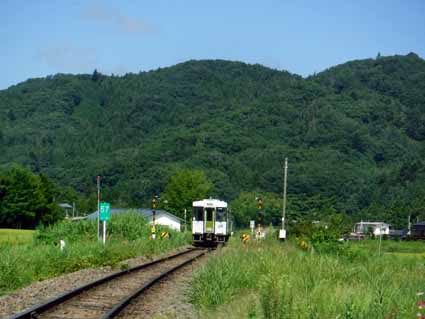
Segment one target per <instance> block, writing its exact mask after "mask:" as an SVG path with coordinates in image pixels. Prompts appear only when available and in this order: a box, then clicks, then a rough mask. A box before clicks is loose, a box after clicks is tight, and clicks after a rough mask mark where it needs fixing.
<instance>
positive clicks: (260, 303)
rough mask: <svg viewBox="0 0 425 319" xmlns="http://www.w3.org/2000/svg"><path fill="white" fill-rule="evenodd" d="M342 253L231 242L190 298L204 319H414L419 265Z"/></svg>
mask: <svg viewBox="0 0 425 319" xmlns="http://www.w3.org/2000/svg"><path fill="white" fill-rule="evenodd" d="M346 248H347V251H348V253H346V254H344V253H341V249H339V253H338V254H330V253H326V254H324V253H322V254H320V253H317V251H316V252H313V253H312V252H306V251H302V250H300V249H299V248H297V247H296V245H295V244H293V243H285V244H280V243H277V242H276V243H274V242H264V243H262V244H255V243H254V244H251V245H248V246H244V247H242V246H241V244H239V243H236V242H233V243H231V245H230V247H229V248H228V249H226V250H223V251H222V252H221V253H219V254H218V255H217V256H214V257H212V258H210V260H209V261H208V263H207V264H206V265H205V266H204V267H202V268H201V269H200V270H199V271H198V272H197V273H196V275H195V278H194V280H193V285H192V287H193V289H192V293H191V298H192V301H193V303H195V305H197V306H198V307H199V308H200V309H201V312H203V315H204V316H205V317H208V316H211V317H212V316H221V315H224V314H225V315H226V318H243V317H245V318H272V319H273V318H279V319H280V318H414V317H415V315H416V310H417V307H416V298H417V297H416V293H417V292H418V291H423V290H424V289H425V267H424V260H423V259H422V260H418V259H417V258H405V257H398V256H389V255H384V256H381V257H379V258H378V256H377V254H363V253H361V254H356V251H357V248H355V249H354V250H352V247H350V246H346ZM245 296H251V297H249V298H246V300H247V302H246V304H245V307H241V300H244V299H245ZM253 300H254V301H255V302H254V304H253ZM242 303H243V302H242ZM233 304H235V305H239V306H238V307H233V306H232V305H233ZM234 309H238V310H237V313H234ZM241 309H245V312H243V311H242V312H241ZM235 311H236V310H235Z"/></svg>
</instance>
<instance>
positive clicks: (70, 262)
mask: <svg viewBox="0 0 425 319" xmlns="http://www.w3.org/2000/svg"><path fill="white" fill-rule="evenodd" d="M96 228H97V225H96V222H91V221H80V222H69V221H64V222H61V223H59V224H56V225H54V226H52V227H49V228H45V229H39V230H37V231H36V232H35V233H34V239H32V238H30V237H31V236H30V235H31V233H29V235H28V234H27V235H28V236H30V237H28V238H27V239H28V240H27V241H26V243H23V244H21V245H16V244H15V243H16V242H17V241H8V240H6V241H5V242H3V243H2V244H0V295H4V294H7V293H10V292H12V291H13V290H15V289H17V288H20V287H23V286H26V285H28V284H30V283H31V282H34V281H39V280H43V279H47V278H50V277H54V276H58V275H61V274H64V273H68V272H72V271H76V270H79V269H83V268H89V267H98V266H107V265H110V266H115V265H117V264H118V263H119V262H120V261H122V260H125V259H128V258H133V257H136V256H146V257H147V258H150V257H152V256H154V255H156V254H159V253H162V252H165V251H168V250H171V249H174V248H176V247H179V246H182V245H185V244H188V243H189V242H190V236H187V235H186V234H182V233H179V232H174V231H172V232H171V235H172V236H171V239H170V240H161V239H158V240H149V234H150V229H149V226H148V225H147V224H146V220H145V219H144V218H143V217H141V216H139V215H133V214H124V215H120V216H115V217H114V218H113V219H112V220H111V222H110V223H109V225H108V234H109V235H108V241H107V244H106V246H103V245H102V244H101V243H98V241H97V238H96ZM157 228H158V229H157V230H158V231H161V230H162V229H161V228H159V227H157ZM11 233H13V232H11ZM18 234H19V232H18ZM29 238H30V239H29ZM60 239H64V240H65V242H66V249H65V250H64V251H63V252H62V251H60V249H59V246H58V242H59V240H60Z"/></svg>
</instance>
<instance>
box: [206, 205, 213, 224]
mask: <svg viewBox="0 0 425 319" xmlns="http://www.w3.org/2000/svg"><path fill="white" fill-rule="evenodd" d="M205 211H206V212H207V221H212V220H213V213H214V208H205Z"/></svg>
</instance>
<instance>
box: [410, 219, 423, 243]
mask: <svg viewBox="0 0 425 319" xmlns="http://www.w3.org/2000/svg"><path fill="white" fill-rule="evenodd" d="M410 237H411V238H412V239H425V222H419V223H416V224H412V226H411V228H410Z"/></svg>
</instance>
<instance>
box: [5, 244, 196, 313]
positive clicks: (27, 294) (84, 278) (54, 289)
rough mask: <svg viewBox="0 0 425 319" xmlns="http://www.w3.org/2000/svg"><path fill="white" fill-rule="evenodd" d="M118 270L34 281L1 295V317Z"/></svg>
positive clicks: (131, 262) (134, 262)
mask: <svg viewBox="0 0 425 319" xmlns="http://www.w3.org/2000/svg"><path fill="white" fill-rule="evenodd" d="M189 247H190V246H184V247H180V248H178V249H174V250H172V251H169V252H167V253H164V254H161V255H158V256H156V257H155V258H153V259H157V258H161V257H165V256H168V255H171V254H174V253H176V252H179V251H182V250H186V249H187V248H189ZM150 260H152V258H151V259H148V258H146V257H143V256H140V257H136V258H131V259H128V260H124V261H122V262H120V264H127V265H128V267H134V266H137V265H140V264H143V263H145V262H147V261H150ZM117 271H119V266H118V269H117V268H112V267H110V266H108V267H100V268H88V269H82V270H79V271H76V272H73V273H69V274H65V275H61V276H59V277H54V278H50V279H46V280H43V281H39V282H34V283H32V284H30V285H29V286H27V287H25V288H22V289H19V290H17V291H15V292H14V293H12V294H10V295H6V296H2V297H0V318H8V317H10V316H12V315H15V314H17V313H19V312H22V311H24V310H27V309H29V308H31V307H33V306H35V305H37V304H41V303H43V302H46V301H47V300H49V299H51V298H53V297H56V296H58V295H60V294H63V293H65V292H67V291H69V290H72V289H75V288H77V287H79V286H82V285H84V284H87V283H89V282H92V281H94V280H97V279H100V278H102V277H105V276H107V275H109V274H111V273H114V272H117Z"/></svg>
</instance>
